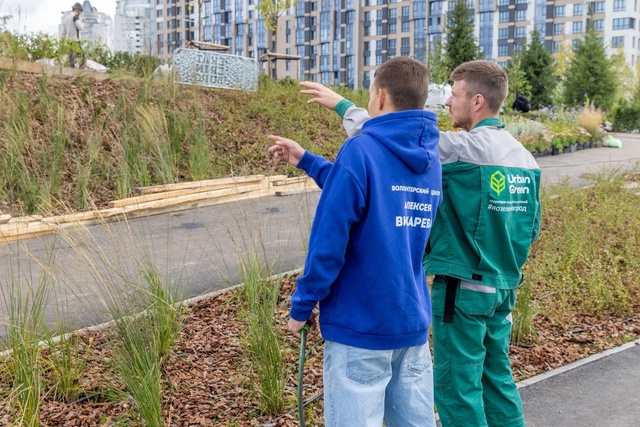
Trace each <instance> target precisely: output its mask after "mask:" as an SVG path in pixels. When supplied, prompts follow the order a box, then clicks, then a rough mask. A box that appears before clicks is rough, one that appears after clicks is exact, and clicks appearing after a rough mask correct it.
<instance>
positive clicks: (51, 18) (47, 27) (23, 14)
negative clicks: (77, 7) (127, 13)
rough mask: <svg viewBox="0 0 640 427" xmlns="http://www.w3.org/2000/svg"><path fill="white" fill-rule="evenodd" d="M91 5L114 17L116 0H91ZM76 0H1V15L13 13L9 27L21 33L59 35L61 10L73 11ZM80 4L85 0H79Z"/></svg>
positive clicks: (8, 23) (10, 29)
mask: <svg viewBox="0 0 640 427" xmlns="http://www.w3.org/2000/svg"><path fill="white" fill-rule="evenodd" d="M89 2H90V3H91V6H93V7H94V8H96V9H98V11H100V12H105V13H106V14H108V15H110V16H111V17H112V18H113V16H114V15H115V13H116V0H89ZM74 3H76V1H75V0H0V16H6V15H11V16H12V19H11V20H10V21H9V22H7V29H8V30H9V31H11V32H16V33H20V34H29V33H39V32H43V33H50V34H53V35H55V36H57V35H58V25H59V24H60V19H61V16H62V15H61V12H62V11H71V6H73V5H74ZM79 3H80V4H83V3H84V0H79Z"/></svg>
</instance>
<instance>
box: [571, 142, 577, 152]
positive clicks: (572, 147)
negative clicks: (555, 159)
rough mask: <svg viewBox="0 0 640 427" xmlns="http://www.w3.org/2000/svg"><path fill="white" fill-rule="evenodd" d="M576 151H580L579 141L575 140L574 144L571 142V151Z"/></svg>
mask: <svg viewBox="0 0 640 427" xmlns="http://www.w3.org/2000/svg"><path fill="white" fill-rule="evenodd" d="M576 151H578V143H577V142H574V143H573V144H571V152H572V153H575V152H576Z"/></svg>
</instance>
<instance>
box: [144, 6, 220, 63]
mask: <svg viewBox="0 0 640 427" xmlns="http://www.w3.org/2000/svg"><path fill="white" fill-rule="evenodd" d="M150 1H151V52H152V54H153V55H156V56H158V57H160V58H161V59H164V60H166V59H169V58H171V55H172V54H173V52H174V51H175V50H176V49H178V48H183V47H185V46H186V44H187V42H188V41H190V40H194V39H195V30H196V23H195V19H194V18H195V16H196V10H197V9H198V7H197V5H198V4H203V5H204V4H206V3H209V4H210V3H211V2H210V1H207V2H204V1H201V0H150ZM201 16H202V15H201Z"/></svg>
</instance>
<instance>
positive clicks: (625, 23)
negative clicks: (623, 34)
mask: <svg viewBox="0 0 640 427" xmlns="http://www.w3.org/2000/svg"><path fill="white" fill-rule="evenodd" d="M635 26H636V21H635V19H633V18H617V19H614V20H613V29H614V30H626V29H627V28H634V27H635Z"/></svg>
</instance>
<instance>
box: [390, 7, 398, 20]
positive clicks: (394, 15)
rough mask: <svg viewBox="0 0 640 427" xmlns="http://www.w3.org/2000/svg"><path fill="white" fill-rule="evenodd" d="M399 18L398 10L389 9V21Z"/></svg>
mask: <svg viewBox="0 0 640 427" xmlns="http://www.w3.org/2000/svg"><path fill="white" fill-rule="evenodd" d="M397 17H398V9H396V8H393V9H389V19H396V18H397Z"/></svg>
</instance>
